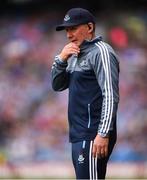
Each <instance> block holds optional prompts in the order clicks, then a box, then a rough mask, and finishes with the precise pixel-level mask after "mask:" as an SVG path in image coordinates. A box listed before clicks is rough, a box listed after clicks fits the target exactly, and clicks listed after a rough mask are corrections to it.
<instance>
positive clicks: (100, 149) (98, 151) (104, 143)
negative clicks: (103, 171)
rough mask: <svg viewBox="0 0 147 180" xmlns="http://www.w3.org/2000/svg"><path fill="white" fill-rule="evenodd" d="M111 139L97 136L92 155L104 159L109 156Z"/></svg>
mask: <svg viewBox="0 0 147 180" xmlns="http://www.w3.org/2000/svg"><path fill="white" fill-rule="evenodd" d="M108 144H109V137H101V136H100V135H97V136H96V137H95V139H94V143H93V148H92V154H93V157H98V158H104V157H106V156H107V155H108Z"/></svg>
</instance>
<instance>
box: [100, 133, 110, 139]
mask: <svg viewBox="0 0 147 180" xmlns="http://www.w3.org/2000/svg"><path fill="white" fill-rule="evenodd" d="M98 135H99V136H101V137H103V138H106V137H109V133H107V134H106V133H102V132H98Z"/></svg>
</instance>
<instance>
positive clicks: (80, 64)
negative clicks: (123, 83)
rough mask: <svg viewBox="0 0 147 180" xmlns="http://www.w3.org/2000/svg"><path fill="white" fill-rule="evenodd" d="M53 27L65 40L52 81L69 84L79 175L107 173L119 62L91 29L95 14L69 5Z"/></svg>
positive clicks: (56, 86) (58, 88)
mask: <svg viewBox="0 0 147 180" xmlns="http://www.w3.org/2000/svg"><path fill="white" fill-rule="evenodd" d="M56 30H57V31H60V30H65V31H66V33H67V38H68V39H69V43H68V44H66V45H65V46H64V47H63V49H62V50H61V52H60V54H59V55H57V56H55V61H54V63H53V66H52V87H53V89H54V90H55V91H62V90H64V89H66V88H69V104H68V119H69V139H70V142H71V143H72V160H73V165H74V168H75V173H76V178H77V179H105V174H106V167H107V162H108V159H109V157H110V155H111V153H112V150H113V147H114V145H115V142H116V114H117V106H118V102H119V88H118V84H119V62H118V59H117V57H116V54H115V52H114V50H113V49H112V47H111V46H110V45H108V44H107V43H105V42H103V41H102V38H101V37H96V35H95V18H94V16H93V15H92V14H91V13H90V12H89V11H88V10H86V9H83V8H72V9H70V10H69V11H68V12H67V14H66V15H65V17H64V20H63V23H62V24H61V25H59V26H57V27H56Z"/></svg>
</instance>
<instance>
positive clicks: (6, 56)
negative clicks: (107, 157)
mask: <svg viewBox="0 0 147 180" xmlns="http://www.w3.org/2000/svg"><path fill="white" fill-rule="evenodd" d="M60 17H61V14H60V13H59V14H57V13H54V12H50V13H44V14H32V15H29V16H12V17H11V16H2V17H0V27H1V28H0V164H3V163H9V164H11V163H25V162H32V161H33V162H40V161H41V162H44V161H51V160H55V161H56V160H61V161H63V160H69V158H70V144H69V142H68V122H67V99H68V90H65V91H63V92H60V93H58V92H54V91H53V90H52V88H51V79H50V73H51V65H52V63H53V60H54V56H55V55H56V54H58V53H59V51H60V50H61V48H62V47H63V45H64V44H65V43H66V41H67V40H66V37H65V34H64V32H58V33H57V32H56V31H55V23H56V22H57V21H58V20H59V19H60ZM96 17H97V26H96V34H97V35H101V36H102V37H103V39H104V40H105V41H107V42H109V43H110V44H111V45H112V46H113V47H114V49H115V51H116V52H117V54H118V56H119V60H120V103H119V110H118V122H117V125H118V141H117V145H116V146H115V150H114V152H113V154H112V157H111V161H113V162H116V161H117V162H118V161H127V162H130V161H131V162H132V161H133V162H136V161H137V162H140V161H147V154H146V149H147V141H146V136H147V93H146V92H147V84H146V82H147V73H146V72H147V58H146V57H147V33H146V32H147V13H144V14H143V13H133V12H120V13H116V14H115V13H114V12H113V14H112V13H110V14H107V15H105V16H104V15H102V14H97V16H96Z"/></svg>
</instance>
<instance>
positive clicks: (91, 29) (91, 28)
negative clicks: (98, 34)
mask: <svg viewBox="0 0 147 180" xmlns="http://www.w3.org/2000/svg"><path fill="white" fill-rule="evenodd" d="M87 25H88V28H89V32H90V33H91V32H93V28H94V26H93V23H88V24H87Z"/></svg>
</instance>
